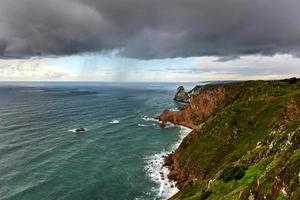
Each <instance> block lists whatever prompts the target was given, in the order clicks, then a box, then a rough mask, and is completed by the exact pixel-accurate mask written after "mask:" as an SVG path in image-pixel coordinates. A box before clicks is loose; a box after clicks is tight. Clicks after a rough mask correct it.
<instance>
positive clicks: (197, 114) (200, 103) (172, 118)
mask: <svg viewBox="0 0 300 200" xmlns="http://www.w3.org/2000/svg"><path fill="white" fill-rule="evenodd" d="M224 94H225V89H224V87H223V86H216V87H214V88H209V89H205V90H203V91H202V92H201V93H200V94H199V95H192V96H191V97H190V99H189V101H190V103H189V104H187V105H185V106H184V108H183V109H182V110H181V111H170V110H165V111H164V112H163V113H162V114H161V115H160V116H159V117H158V119H159V121H161V124H162V126H164V125H165V123H166V122H172V123H173V124H177V125H183V126H187V127H189V128H196V127H197V125H199V124H200V123H201V122H202V121H203V120H204V119H205V118H206V117H207V116H209V115H210V114H211V113H212V111H213V110H214V109H215V108H216V107H217V106H218V105H219V104H220V103H222V102H223V100H224V98H225V96H224Z"/></svg>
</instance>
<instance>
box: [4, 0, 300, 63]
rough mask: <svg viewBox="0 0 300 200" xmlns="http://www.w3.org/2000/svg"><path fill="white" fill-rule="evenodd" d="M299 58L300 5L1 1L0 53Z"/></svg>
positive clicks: (250, 0)
mask: <svg viewBox="0 0 300 200" xmlns="http://www.w3.org/2000/svg"><path fill="white" fill-rule="evenodd" d="M110 50H117V52H118V54H120V55H123V56H127V57H134V58H142V59H151V58H166V57H189V56H205V55H215V56H220V57H221V58H225V59H226V58H235V57H237V56H240V55H247V54H266V55H272V54H274V53H290V54H293V55H297V56H299V55H300V1H299V0H184V1H183V0H0V56H33V55H66V54H74V53H85V52H105V51H110Z"/></svg>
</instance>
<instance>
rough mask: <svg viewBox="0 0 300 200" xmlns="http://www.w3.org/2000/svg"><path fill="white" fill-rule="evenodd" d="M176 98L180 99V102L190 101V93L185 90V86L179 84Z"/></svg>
mask: <svg viewBox="0 0 300 200" xmlns="http://www.w3.org/2000/svg"><path fill="white" fill-rule="evenodd" d="M174 100H175V101H178V102H182V103H188V102H189V95H188V93H187V92H186V91H185V89H184V87H183V86H179V87H178V88H177V91H176V94H175V97H174Z"/></svg>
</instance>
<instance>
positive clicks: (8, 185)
mask: <svg viewBox="0 0 300 200" xmlns="http://www.w3.org/2000/svg"><path fill="white" fill-rule="evenodd" d="M179 85H181V84H179V83H100V82H95V83H92V82H91V83H76V82H71V83H63V82H61V83H60V82H56V83H55V82H52V83H51V82H48V83H47V82H45V83H43V82H35V83H34V82H24V83H18V82H16V83H12V82H11V83H9V82H8V83H5V82H2V83H0V199H1V200H2V199H3V200H4V199H5V200H42V199H43V200H59V199H64V200H85V199H86V200H96V199H97V200H142V199H145V200H148V199H149V200H152V199H167V198H168V197H170V196H172V195H173V194H175V193H176V192H177V190H178V189H177V188H176V187H175V186H174V183H172V182H170V181H169V180H168V179H167V178H166V174H167V169H165V168H162V157H161V156H162V155H164V154H166V153H168V152H171V151H172V150H174V148H176V146H178V145H179V143H180V141H181V140H182V138H183V137H184V136H185V135H187V133H188V132H189V130H188V129H186V128H183V127H178V126H172V125H170V126H168V127H167V128H165V129H162V128H160V127H159V124H158V122H157V121H156V120H155V119H154V117H155V116H157V115H159V114H160V113H161V112H162V111H163V110H164V109H166V108H169V109H177V108H178V104H176V103H175V102H173V101H172V98H173V96H174V93H175V90H176V88H177V87H178V86H179ZM185 85H186V86H187V87H188V88H191V87H192V86H194V84H192V83H191V84H185ZM78 127H84V128H86V129H87V131H86V132H85V133H82V134H76V133H74V129H75V128H78ZM161 172H162V173H161ZM161 174H162V175H161Z"/></svg>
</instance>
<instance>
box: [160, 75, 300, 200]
mask: <svg viewBox="0 0 300 200" xmlns="http://www.w3.org/2000/svg"><path fill="white" fill-rule="evenodd" d="M159 118H160V120H162V121H163V123H165V122H166V121H170V122H174V123H175V124H181V125H187V126H189V127H192V128H193V131H192V132H191V133H190V134H189V135H188V136H187V137H186V138H185V139H184V140H183V142H182V144H181V145H180V147H179V148H178V149H177V150H176V151H175V152H174V153H173V154H172V155H170V156H168V157H167V158H166V160H165V162H166V164H167V165H168V166H169V167H170V174H169V177H170V178H172V179H174V180H176V181H177V182H178V186H179V187H180V192H179V193H177V194H176V195H175V196H174V197H172V199H189V200H191V199H198V200H199V199H212V200H213V199H230V200H232V199H247V200H255V199H259V200H260V199H270V200H271V199H278V200H279V199H300V84H299V83H298V81H293V83H290V82H289V81H270V82H265V81H250V82H244V83H234V84H225V85H219V86H213V87H208V88H206V89H203V90H201V92H199V93H198V94H196V95H195V96H193V97H192V98H191V101H190V104H188V105H186V106H185V107H184V108H183V109H182V110H180V111H178V112H172V111H164V112H163V114H162V115H161V116H160V117H159Z"/></svg>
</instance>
